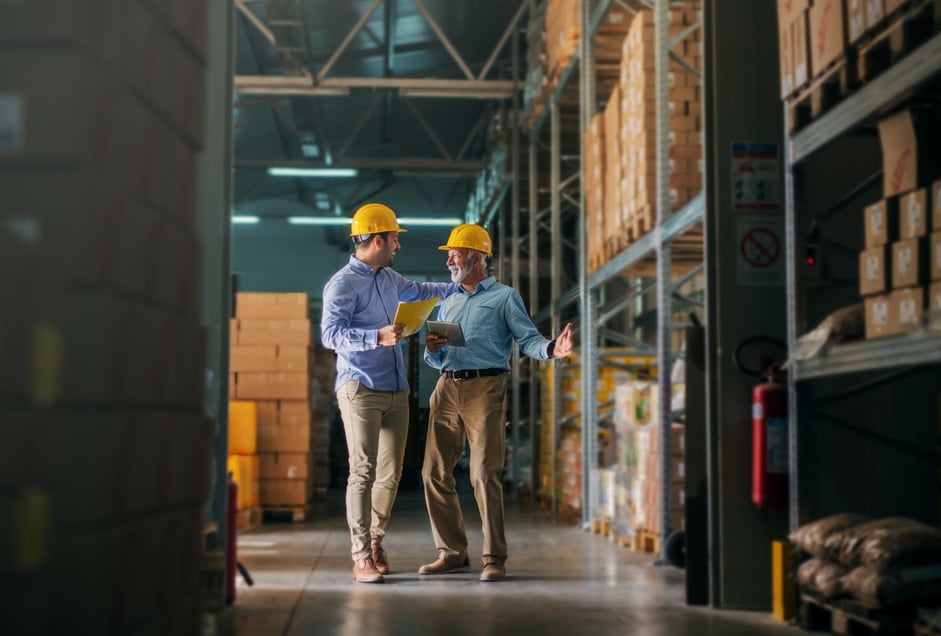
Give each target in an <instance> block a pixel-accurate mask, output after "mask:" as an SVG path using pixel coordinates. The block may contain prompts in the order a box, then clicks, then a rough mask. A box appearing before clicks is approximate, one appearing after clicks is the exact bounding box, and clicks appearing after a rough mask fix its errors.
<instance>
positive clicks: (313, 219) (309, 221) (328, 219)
mask: <svg viewBox="0 0 941 636" xmlns="http://www.w3.org/2000/svg"><path fill="white" fill-rule="evenodd" d="M351 220H352V219H351V218H350V217H348V216H289V217H288V223H290V224H291V225H349V224H350V221H351ZM462 222H463V221H462V220H461V219H459V218H457V217H453V218H407V217H402V218H400V219H399V223H401V224H402V226H403V227H404V228H405V229H408V228H409V227H410V226H411V227H420V226H426V227H440V226H445V227H453V226H455V225H460V224H461V223H462Z"/></svg>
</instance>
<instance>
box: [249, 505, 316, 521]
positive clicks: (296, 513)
mask: <svg viewBox="0 0 941 636" xmlns="http://www.w3.org/2000/svg"><path fill="white" fill-rule="evenodd" d="M310 510H311V506H310V504H307V505H304V506H264V507H262V508H261V512H262V520H263V521H264V522H265V523H269V522H275V523H276V522H282V523H283V522H293V523H298V522H301V521H304V520H306V519H307V517H309V516H310Z"/></svg>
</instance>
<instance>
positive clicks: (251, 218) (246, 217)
mask: <svg viewBox="0 0 941 636" xmlns="http://www.w3.org/2000/svg"><path fill="white" fill-rule="evenodd" d="M260 220H261V218H260V217H258V216H255V215H254V214H233V215H232V223H238V224H239V225H251V224H253V223H258V221H260Z"/></svg>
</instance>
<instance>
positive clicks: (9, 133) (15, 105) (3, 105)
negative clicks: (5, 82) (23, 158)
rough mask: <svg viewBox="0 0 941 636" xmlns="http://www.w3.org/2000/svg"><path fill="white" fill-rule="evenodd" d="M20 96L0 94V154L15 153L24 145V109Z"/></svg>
mask: <svg viewBox="0 0 941 636" xmlns="http://www.w3.org/2000/svg"><path fill="white" fill-rule="evenodd" d="M24 101H25V100H24V99H23V96H22V95H14V94H12V93H0V152H17V151H19V150H21V149H22V148H23V146H24V145H25V144H26V108H25V105H24Z"/></svg>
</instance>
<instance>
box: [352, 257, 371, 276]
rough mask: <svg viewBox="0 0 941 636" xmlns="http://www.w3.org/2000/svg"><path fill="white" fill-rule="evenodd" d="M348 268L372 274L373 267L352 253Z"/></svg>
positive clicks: (360, 272) (359, 272)
mask: <svg viewBox="0 0 941 636" xmlns="http://www.w3.org/2000/svg"><path fill="white" fill-rule="evenodd" d="M350 268H351V269H352V270H353V271H354V272H356V273H358V274H369V275H372V274H373V269H372V266H371V265H367V264H366V263H364V262H363V261H361V260H359V259H358V258H356V257H355V256H353V255H352V254H350Z"/></svg>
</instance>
